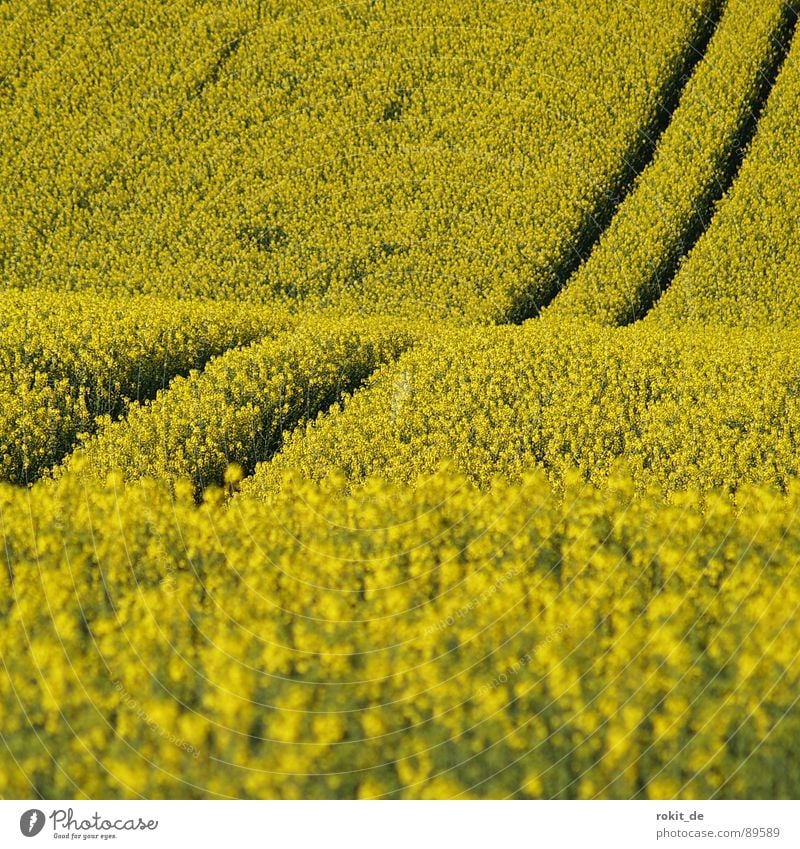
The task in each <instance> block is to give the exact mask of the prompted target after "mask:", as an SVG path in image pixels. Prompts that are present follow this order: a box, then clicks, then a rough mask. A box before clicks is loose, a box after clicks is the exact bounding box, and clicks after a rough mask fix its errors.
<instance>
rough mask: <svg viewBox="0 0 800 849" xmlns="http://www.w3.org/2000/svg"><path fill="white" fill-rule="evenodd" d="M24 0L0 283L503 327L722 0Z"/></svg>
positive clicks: (598, 206)
mask: <svg viewBox="0 0 800 849" xmlns="http://www.w3.org/2000/svg"><path fill="white" fill-rule="evenodd" d="M23 6H27V4H21V3H19V2H15V3H11V4H7V8H6V10H5V11H1V10H0V15H3V14H5V15H6V16H7V24H6V26H7V28H8V30H9V33H10V35H9V37H8V40H7V41H6V38H5V36H4V41H3V45H2V46H1V47H0V80H2V84H0V106H2V110H0V115H2V117H0V132H2V134H3V144H2V145H0V182H2V185H3V186H4V187H5V188H4V196H3V207H2V212H1V213H0V215H2V218H0V272H1V273H2V275H3V278H4V285H13V286H22V287H27V286H30V285H37V286H47V287H51V288H56V289H57V290H58V291H63V290H64V289H65V288H68V287H69V288H76V289H92V290H95V291H98V292H101V293H105V292H108V291H113V292H120V291H128V292H153V293H156V294H159V295H164V294H178V295H180V296H185V295H186V294H187V293H193V294H196V295H202V296H211V297H229V296H231V295H235V296H236V297H239V298H244V299H248V300H254V299H255V300H265V299H267V300H268V299H272V298H281V299H287V300H290V301H297V300H298V299H300V300H302V299H304V298H314V299H316V300H319V299H322V300H324V301H325V302H327V303H335V304H338V305H339V307H340V308H345V307H346V308H347V309H349V310H351V311H352V310H357V311H364V310H368V311H378V312H386V311H388V310H389V309H391V310H394V311H403V312H408V311H410V310H412V309H414V310H416V311H417V312H424V313H437V314H443V313H447V314H458V313H460V314H468V315H470V316H471V317H478V316H481V317H483V318H484V319H486V318H489V319H496V318H505V317H508V316H510V315H518V314H521V313H526V312H531V311H532V310H534V309H535V307H536V306H537V304H538V303H540V302H541V301H542V300H544V299H546V298H548V297H550V296H552V294H554V292H555V288H556V287H557V285H558V283H559V281H560V270H561V268H562V267H563V266H564V264H565V263H570V262H572V261H573V258H574V255H575V250H576V249H578V250H580V249H582V245H583V244H584V243H587V244H588V243H589V242H591V240H592V239H593V238H594V237H595V236H596V234H597V228H598V226H599V224H601V223H602V221H604V220H605V219H606V218H607V214H608V211H609V210H610V209H611V208H612V207H613V205H614V203H615V202H616V200H617V199H618V197H619V195H620V193H621V192H622V190H623V189H624V186H625V185H626V184H627V183H628V182H629V181H630V179H631V177H632V176H633V173H634V170H635V169H636V168H637V167H638V166H639V165H640V163H641V161H642V155H643V153H644V152H646V151H647V150H648V148H649V147H650V146H651V145H650V142H651V140H652V138H653V136H654V134H655V129H656V127H657V126H658V124H659V122H660V121H661V120H662V119H663V108H662V107H663V104H664V102H666V101H669V100H670V97H671V96H672V92H673V91H674V90H676V89H678V88H679V87H680V80H681V75H682V74H683V73H684V72H685V71H686V70H687V68H688V67H689V66H690V64H691V63H692V61H694V60H695V59H696V58H697V55H696V53H695V50H694V45H695V44H697V43H702V41H703V39H704V37H705V36H706V35H707V33H708V31H709V30H710V28H711V23H712V17H713V15H715V14H716V11H717V9H718V8H719V7H720V6H721V2H720V0H624V1H623V0H602V2H598V0H579V2H577V3H576V2H572V3H565V2H563V0H547V2H543V3H540V2H537V3H509V2H507V0H489V2H482V3H478V4H475V3H464V2H456V3H454V2H452V0H431V2H426V3H425V4H424V7H423V6H421V5H420V3H419V0H395V1H394V2H392V3H384V2H370V0H357V2H348V3H346V4H311V5H309V4H308V3H306V2H298V0H291V2H284V0H280V2H278V0H259V2H258V3H255V2H252V3H242V2H240V0H222V2H216V0H214V2H208V0H203V2H196V0H176V2H171V3H170V4H169V6H168V7H167V6H164V5H160V4H155V5H154V4H153V2H152V0H132V2H126V3H125V5H124V7H120V5H119V4H118V3H116V2H113V0H78V2H70V3H68V4H61V3H51V4H47V7H48V8H50V9H51V10H52V13H51V15H50V16H48V14H47V9H46V8H45V6H44V4H34V7H33V8H31V9H27V8H22V7H23ZM6 26H4V29H5V28H6ZM42 33H45V35H44V36H43V35H42ZM76 33H79V34H80V35H79V36H76ZM109 246H113V249H111V250H110V249H109ZM377 302H380V303H379V306H378V308H377V310H376V303H377Z"/></svg>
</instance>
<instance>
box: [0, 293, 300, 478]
mask: <svg viewBox="0 0 800 849" xmlns="http://www.w3.org/2000/svg"><path fill="white" fill-rule="evenodd" d="M296 320H297V319H296V318H292V317H291V316H289V315H288V314H287V313H286V312H285V310H282V309H273V308H268V307H253V306H244V305H240V304H233V303H226V302H222V301H220V302H202V301H172V300H169V299H166V298H153V297H147V296H139V297H120V298H113V297H99V296H95V295H91V294H75V293H73V294H63V293H62V294H56V293H52V292H40V291H35V290H31V291H22V292H19V291H15V290H9V291H6V292H3V293H0V479H2V480H6V481H10V482H12V483H30V482H31V481H33V480H35V479H36V478H38V477H39V476H41V475H42V474H43V473H45V472H46V471H47V470H48V469H49V468H51V467H52V466H53V465H54V464H56V463H58V462H60V461H61V459H63V457H64V456H66V454H67V453H68V452H69V451H70V450H72V447H73V445H74V444H75V442H76V441H77V439H78V435H79V434H81V433H90V432H92V431H93V430H94V429H95V427H96V424H97V417H98V416H105V417H107V418H110V419H114V418H118V417H119V416H120V415H121V414H122V413H123V412H124V411H125V409H126V406H127V404H128V403H130V402H132V401H134V402H135V401H144V400H146V399H148V398H152V397H154V396H155V394H156V392H157V391H158V390H159V389H162V388H164V387H166V386H167V385H168V384H169V382H170V380H172V379H173V378H174V377H176V376H179V375H185V374H187V373H188V372H189V371H191V369H193V368H199V367H201V366H203V364H204V363H205V362H206V361H207V360H208V359H209V358H211V357H212V356H215V355H217V354H220V353H222V352H224V351H226V350H228V349H230V348H233V347H236V346H238V345H244V344H249V343H250V342H252V341H253V340H255V339H260V338H263V337H265V336H269V335H271V334H274V333H277V332H280V331H282V330H284V329H286V328H287V327H288V326H290V325H291V324H292V322H294V321H296Z"/></svg>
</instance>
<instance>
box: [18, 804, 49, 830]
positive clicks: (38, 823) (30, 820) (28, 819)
mask: <svg viewBox="0 0 800 849" xmlns="http://www.w3.org/2000/svg"><path fill="white" fill-rule="evenodd" d="M43 828H44V814H43V813H42V811H40V810H39V809H38V808H31V809H30V810H29V811H25V813H24V814H23V815H22V816H21V817H20V818H19V830H20V831H21V832H22V833H23V834H24V835H25V837H36V835H37V834H38V833H39V832H40V831H41V830H42V829H43Z"/></svg>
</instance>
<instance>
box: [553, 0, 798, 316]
mask: <svg viewBox="0 0 800 849" xmlns="http://www.w3.org/2000/svg"><path fill="white" fill-rule="evenodd" d="M794 21H795V13H794V11H793V10H792V9H791V8H790V4H788V3H787V2H786V0H769V2H764V3H759V4H758V6H757V7H755V8H754V7H753V4H752V3H749V2H747V0H731V2H729V3H727V4H726V7H725V12H724V14H723V16H722V19H721V21H720V24H719V26H718V27H717V29H716V32H715V34H714V36H713V38H712V39H711V41H710V43H709V46H708V49H707V51H706V54H705V56H704V58H703V61H702V62H701V63H700V64H699V65H698V66H697V69H696V70H695V73H694V74H693V76H692V78H691V79H690V80H689V82H688V83H687V85H686V87H685V89H684V91H683V94H682V97H681V101H680V105H679V106H678V108H677V109H676V110H675V113H674V115H673V117H672V120H671V122H670V124H669V126H668V127H667V129H666V130H665V132H664V134H663V135H662V137H661V140H660V142H659V145H658V148H657V150H656V153H655V157H654V159H653V161H652V163H651V164H650V165H649V167H647V168H646V169H645V170H644V171H643V172H642V173H641V174H640V175H639V177H638V178H637V180H636V184H635V188H634V190H633V191H632V192H631V194H630V195H628V197H627V198H626V200H625V201H624V203H623V204H622V205H621V207H620V208H619V210H618V212H617V214H616V215H615V217H614V219H613V220H612V222H611V224H610V226H609V227H608V229H607V230H606V231H605V232H604V233H603V235H602V237H601V239H600V241H599V243H598V245H597V246H596V247H595V249H594V251H593V252H592V254H591V256H590V257H589V258H588V259H587V260H586V262H585V263H584V264H583V265H582V266H581V267H580V269H579V270H578V271H577V273H576V274H575V275H574V276H573V277H572V278H571V279H570V280H569V281H568V283H567V286H566V289H565V290H564V291H563V292H562V293H561V295H560V296H559V297H557V298H556V300H555V302H554V303H553V305H552V307H551V308H550V309H549V310H548V313H552V314H554V315H556V316H571V317H575V318H578V317H586V318H590V319H592V320H593V321H597V322H599V323H601V324H609V325H619V324H626V323H629V322H632V321H635V320H636V319H637V318H641V317H642V315H643V314H644V313H645V312H646V311H647V310H648V309H649V307H650V306H651V304H652V303H653V302H654V301H655V300H656V299H657V298H658V296H659V295H660V294H661V292H662V291H663V290H664V289H665V288H666V286H667V284H668V283H669V281H670V279H671V277H672V274H673V273H674V270H675V268H676V266H677V264H678V261H679V260H680V258H681V257H682V256H683V255H684V254H685V253H686V251H687V250H688V248H689V247H690V246H691V244H692V242H693V240H694V239H695V238H696V237H697V235H699V233H700V232H701V231H702V230H703V229H704V227H705V226H706V225H707V222H708V219H709V218H710V215H711V212H712V209H713V204H714V201H716V200H717V199H719V197H720V196H721V195H722V193H723V191H724V190H725V189H726V187H727V183H728V181H729V178H730V176H731V174H732V170H733V169H734V167H735V165H736V162H737V159H738V157H739V156H741V155H742V154H743V147H744V144H745V134H746V132H747V130H748V129H749V128H752V127H753V126H754V124H755V119H756V115H757V113H758V112H759V105H760V103H761V102H762V101H763V100H764V98H765V97H766V94H767V92H768V91H769V83H770V80H771V79H772V78H773V77H774V75H775V73H776V70H777V67H778V65H779V63H780V60H781V59H782V58H783V56H784V55H785V53H786V49H787V48H786V42H787V39H788V37H789V36H790V33H791V30H792V28H793V26H794ZM795 57H800V47H798V48H797V49H796V50H795ZM790 61H791V60H790ZM794 61H796V58H795V59H794ZM787 73H792V71H787ZM758 152H760V151H754V154H756V153H758ZM728 249H729V239H727V238H726V239H725V241H724V242H723V244H722V246H721V253H723V254H725V253H726V252H727V251H728ZM721 279H722V280H726V278H725V276H724V275H723V276H722V277H721Z"/></svg>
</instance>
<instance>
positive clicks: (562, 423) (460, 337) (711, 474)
mask: <svg viewBox="0 0 800 849" xmlns="http://www.w3.org/2000/svg"><path fill="white" fill-rule="evenodd" d="M559 330H560V331H561V332H559V333H554V332H553V327H552V326H551V325H548V324H547V323H544V322H528V323H526V324H525V325H523V326H522V327H521V328H520V327H498V328H492V329H491V330H480V331H477V330H472V331H466V332H465V331H464V330H462V329H459V330H456V331H450V332H447V333H444V332H443V333H442V334H440V335H439V336H437V338H436V339H435V340H433V341H432V342H431V343H430V344H421V345H419V346H416V347H415V348H414V349H413V350H412V351H409V352H408V353H407V354H405V355H404V356H403V357H401V358H400V359H399V360H398V361H397V362H396V363H393V364H392V365H390V366H387V367H386V368H384V369H381V370H380V371H379V372H377V373H376V374H375V375H374V376H373V378H372V379H371V380H370V381H369V383H368V384H367V386H366V387H365V388H364V389H362V390H360V391H359V392H356V393H354V394H353V396H352V397H351V398H349V399H347V401H346V403H345V404H344V405H343V407H342V408H341V409H339V408H337V409H334V410H332V411H331V413H330V414H329V415H327V416H324V417H321V418H320V419H319V420H317V421H314V422H311V423H309V424H308V425H307V426H306V427H305V428H303V429H297V430H295V431H294V433H292V434H291V435H290V436H289V437H288V438H287V440H286V443H285V445H284V447H283V450H282V451H281V453H280V454H278V455H277V456H276V457H275V458H274V459H273V461H272V462H271V463H264V464H262V465H261V466H260V467H259V468H258V469H257V470H256V473H255V474H254V475H253V477H252V478H250V479H249V480H248V481H246V482H245V484H244V485H243V487H242V495H249V496H254V497H271V496H272V495H274V494H275V493H277V492H278V491H279V490H280V488H281V487H282V485H283V479H284V473H286V472H291V473H296V474H297V475H298V476H300V477H302V478H308V479H311V480H321V479H324V478H326V477H327V476H329V475H331V474H332V473H336V474H343V475H344V483H345V484H346V485H355V484H358V483H360V482H362V481H364V480H366V479H368V478H369V477H370V476H373V475H375V476H378V477H381V478H383V479H386V480H391V481H401V482H404V483H409V482H412V481H413V480H414V479H415V477H416V476H418V475H420V474H422V475H424V474H428V473H431V472H433V471H435V470H436V469H437V468H438V467H439V465H440V464H442V463H452V464H454V465H455V467H456V468H457V469H458V471H460V472H462V473H464V474H466V475H468V476H469V477H470V478H471V479H472V480H473V481H474V482H475V483H477V484H479V485H480V486H482V487H487V488H488V487H489V486H490V485H491V484H492V482H493V481H494V480H495V479H496V478H497V477H502V478H505V479H514V478H517V477H519V476H521V475H523V474H524V473H525V472H526V471H528V470H530V469H532V468H537V467H538V468H541V469H543V470H545V471H546V472H547V473H548V475H549V476H550V478H551V480H552V482H553V483H554V484H556V485H561V484H562V483H563V482H564V480H565V479H567V478H569V477H570V476H571V475H575V474H576V473H578V474H580V475H582V476H584V477H586V478H592V479H595V480H601V479H603V478H604V477H605V476H606V475H607V474H609V473H610V472H611V471H612V470H613V469H614V467H615V466H616V465H617V464H619V463H621V462H624V463H626V464H627V465H628V466H629V469H630V471H631V473H632V474H633V476H634V478H635V479H636V481H637V483H638V484H639V485H641V486H642V487H647V486H658V487H660V488H661V489H662V490H663V491H673V490H681V489H686V488H691V487H695V488H698V489H710V488H714V487H724V488H728V489H731V490H735V489H736V488H738V487H739V486H741V485H742V484H744V483H749V482H761V483H770V484H774V485H777V486H786V485H787V482H788V481H789V480H790V479H791V478H792V476H794V475H796V474H797V473H798V471H800V465H799V462H798V457H800V454H798V450H799V449H800V394H799V393H798V378H797V375H798V373H800V353H798V352H800V347H799V346H798V333H797V331H789V330H786V331H782V332H781V331H778V330H775V331H774V333H772V334H771V335H770V336H769V337H768V338H765V336H764V334H763V333H760V332H752V331H749V330H734V329H730V328H716V327H699V326H698V327H681V326H678V327H668V328H658V327H655V326H645V325H644V324H638V323H637V324H636V325H633V326H631V327H626V328H608V327H602V326H597V325H594V324H591V323H588V322H574V323H572V324H569V323H567V322H563V323H562V324H561V325H560V327H559Z"/></svg>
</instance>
